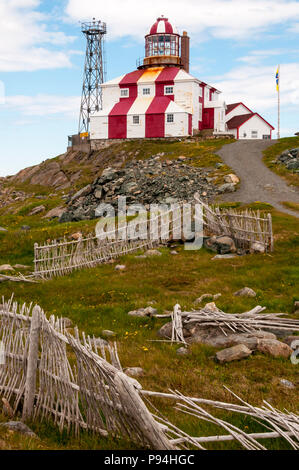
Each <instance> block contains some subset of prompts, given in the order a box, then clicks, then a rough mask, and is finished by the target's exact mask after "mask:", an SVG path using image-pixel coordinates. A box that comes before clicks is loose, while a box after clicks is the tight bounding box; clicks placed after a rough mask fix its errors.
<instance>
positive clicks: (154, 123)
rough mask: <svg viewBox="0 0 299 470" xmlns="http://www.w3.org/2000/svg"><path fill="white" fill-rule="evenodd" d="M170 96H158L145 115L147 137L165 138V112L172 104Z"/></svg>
mask: <svg viewBox="0 0 299 470" xmlns="http://www.w3.org/2000/svg"><path fill="white" fill-rule="evenodd" d="M170 101H171V100H170V98H169V97H168V96H156V97H155V98H154V99H153V101H152V102H151V104H150V106H149V107H148V110H147V111H146V113H145V137H148V138H153V137H165V111H166V109H167V107H168V105H169V103H170Z"/></svg>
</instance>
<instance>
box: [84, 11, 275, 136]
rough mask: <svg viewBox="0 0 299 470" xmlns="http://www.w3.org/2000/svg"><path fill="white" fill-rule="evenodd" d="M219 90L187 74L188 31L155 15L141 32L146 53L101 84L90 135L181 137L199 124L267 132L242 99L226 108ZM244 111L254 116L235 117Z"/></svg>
mask: <svg viewBox="0 0 299 470" xmlns="http://www.w3.org/2000/svg"><path fill="white" fill-rule="evenodd" d="M220 94H221V92H220V91H219V90H217V89H216V88H214V87H213V86H211V85H208V84H207V83H205V82H203V81H201V80H199V79H197V78H195V77H193V76H192V75H190V74H189V37H188V36H187V33H186V32H183V35H182V36H180V35H179V34H178V32H177V30H176V28H174V27H173V26H172V25H171V24H170V23H169V21H168V19H167V18H164V17H160V18H158V19H157V21H156V23H155V24H154V25H153V26H152V27H151V29H150V31H149V34H147V35H146V36H145V57H144V59H143V62H142V63H141V64H140V65H139V67H138V69H137V70H134V71H133V72H131V73H128V74H125V75H122V76H121V77H118V78H116V79H114V80H110V81H108V82H106V83H104V84H103V85H102V101H103V109H102V110H101V111H99V112H97V113H95V114H94V115H92V116H91V118H90V139H91V140H92V141H95V140H104V139H128V138H161V137H183V136H188V135H194V134H195V133H198V132H199V131H203V130H207V131H208V132H210V133H211V134H213V133H214V134H225V133H228V132H229V133H232V134H234V135H235V136H236V138H244V137H240V135H241V134H242V135H245V134H246V136H247V135H248V137H247V138H251V137H250V136H254V135H255V132H253V131H257V132H258V137H257V138H262V137H260V136H263V135H268V134H269V128H267V129H264V128H263V125H264V124H265V125H268V126H270V128H271V129H273V127H272V126H271V125H270V124H268V123H266V121H264V120H263V118H261V117H260V116H259V115H257V114H254V113H252V112H251V111H250V110H249V109H248V108H246V107H245V106H244V105H242V103H237V105H238V106H235V105H232V106H234V107H233V108H232V109H230V107H229V106H228V107H227V106H226V104H225V102H224V101H223V100H222V99H221V98H220ZM242 106H244V108H242ZM248 113H251V114H254V116H251V117H250V118H249V117H248V118H247V119H246V120H245V119H244V118H242V119H244V122H243V123H242V124H241V125H240V122H239V121H240V120H237V119H236V117H237V116H238V115H242V114H248ZM253 118H254V119H253ZM234 119H235V121H234ZM242 119H241V120H242ZM247 121H248V123H247V124H246V122H247ZM235 122H236V124H235ZM263 123H264V124H263ZM232 124H233V125H234V126H235V127H232ZM243 125H244V126H245V127H244V129H243V128H242V130H241V131H240V126H243ZM251 125H252V126H253V128H252V129H251V127H250V126H251ZM240 132H241V134H240ZM270 136H271V132H270ZM252 138H253V137H252Z"/></svg>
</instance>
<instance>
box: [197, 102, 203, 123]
mask: <svg viewBox="0 0 299 470" xmlns="http://www.w3.org/2000/svg"><path fill="white" fill-rule="evenodd" d="M198 120H199V121H202V104H201V103H199V117H198Z"/></svg>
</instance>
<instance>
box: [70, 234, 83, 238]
mask: <svg viewBox="0 0 299 470" xmlns="http://www.w3.org/2000/svg"><path fill="white" fill-rule="evenodd" d="M70 238H71V239H72V240H81V239H82V238H83V235H82V233H81V232H76V233H72V235H71V236H70Z"/></svg>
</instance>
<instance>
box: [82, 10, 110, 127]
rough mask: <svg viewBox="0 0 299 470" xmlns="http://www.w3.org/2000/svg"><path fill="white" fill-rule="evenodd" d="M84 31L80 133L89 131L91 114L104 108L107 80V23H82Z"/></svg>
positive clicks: (94, 21)
mask: <svg viewBox="0 0 299 470" xmlns="http://www.w3.org/2000/svg"><path fill="white" fill-rule="evenodd" d="M81 26H82V28H81V29H82V33H83V34H84V35H85V36H86V40H87V46H86V57H85V66H84V76H83V88H82V98H81V108H80V118H79V134H80V133H84V132H89V122H90V115H91V114H93V113H95V112H97V111H99V110H100V109H102V90H101V84H102V83H103V82H104V81H105V80H106V70H105V68H106V67H105V60H104V38H105V34H106V33H107V27H106V23H102V22H101V21H96V20H95V18H93V21H91V22H89V23H82V24H81Z"/></svg>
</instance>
